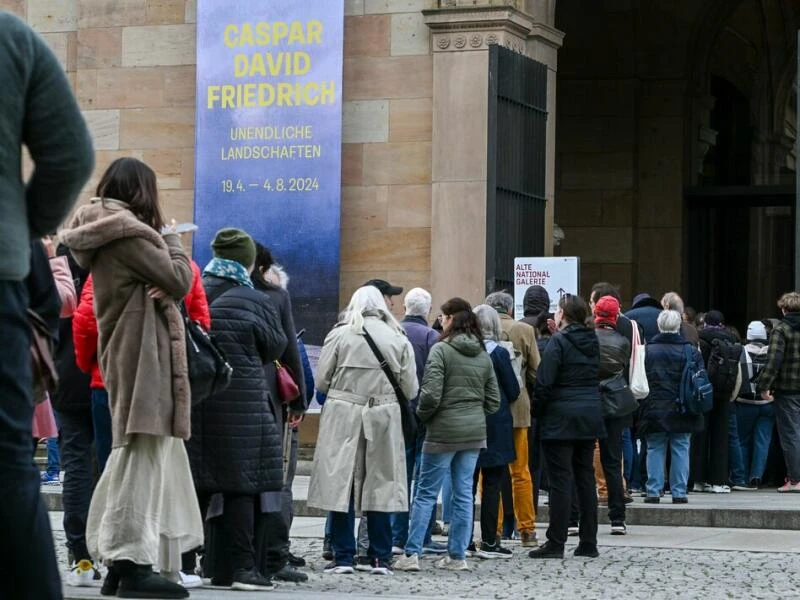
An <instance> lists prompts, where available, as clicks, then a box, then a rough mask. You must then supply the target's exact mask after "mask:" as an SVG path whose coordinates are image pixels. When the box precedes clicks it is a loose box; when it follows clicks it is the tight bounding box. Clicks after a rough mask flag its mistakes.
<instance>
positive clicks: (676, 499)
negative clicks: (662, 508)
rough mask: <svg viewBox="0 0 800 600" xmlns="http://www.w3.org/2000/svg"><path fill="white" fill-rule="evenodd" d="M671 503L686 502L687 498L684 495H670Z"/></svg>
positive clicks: (687, 501)
mask: <svg viewBox="0 0 800 600" xmlns="http://www.w3.org/2000/svg"><path fill="white" fill-rule="evenodd" d="M672 503H673V504H688V503H689V499H688V498H687V497H686V496H673V497H672Z"/></svg>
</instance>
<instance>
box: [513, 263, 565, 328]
mask: <svg viewBox="0 0 800 600" xmlns="http://www.w3.org/2000/svg"><path fill="white" fill-rule="evenodd" d="M579 269H580V259H579V258H578V257H576V256H534V257H530V258H515V259H514V317H515V318H516V319H521V318H523V317H524V316H525V311H524V308H523V299H524V298H525V292H526V291H527V289H528V288H529V287H530V286H532V285H540V286H542V287H543V288H544V289H546V290H547V293H548V294H549V295H550V312H555V310H556V307H557V306H558V301H559V299H560V298H561V296H563V295H564V294H577V293H578V271H579Z"/></svg>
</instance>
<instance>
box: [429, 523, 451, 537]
mask: <svg viewBox="0 0 800 600" xmlns="http://www.w3.org/2000/svg"><path fill="white" fill-rule="evenodd" d="M448 529H449V528H448ZM431 535H447V534H446V533H444V527H442V525H441V524H440V523H439V521H434V522H433V527H431Z"/></svg>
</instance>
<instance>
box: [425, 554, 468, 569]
mask: <svg viewBox="0 0 800 600" xmlns="http://www.w3.org/2000/svg"><path fill="white" fill-rule="evenodd" d="M433 564H434V566H435V567H436V568H437V569H444V570H445V571H471V570H472V569H470V568H469V565H468V564H467V561H466V560H464V559H458V558H450V557H449V556H445V557H444V558H440V559H439V560H437V561H436V562H435V563H433Z"/></svg>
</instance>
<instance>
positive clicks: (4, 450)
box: [0, 280, 62, 600]
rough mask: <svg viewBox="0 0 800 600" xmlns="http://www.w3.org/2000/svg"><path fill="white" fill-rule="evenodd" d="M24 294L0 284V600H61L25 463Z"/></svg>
mask: <svg viewBox="0 0 800 600" xmlns="http://www.w3.org/2000/svg"><path fill="white" fill-rule="evenodd" d="M27 310H28V290H27V287H26V284H25V282H24V281H6V280H0V332H2V335H3V349H2V353H0V498H2V499H3V507H2V510H0V539H1V540H3V541H4V542H5V543H3V544H0V598H14V599H15V600H17V599H19V600H28V599H31V600H51V599H60V598H61V597H62V591H61V578H60V577H59V573H58V565H57V564H56V553H55V550H54V548H53V534H52V532H51V530H50V518H49V517H48V516H47V507H46V506H45V504H44V502H43V501H42V499H41V496H40V494H39V486H40V485H41V480H40V478H39V471H38V470H37V469H36V467H35V466H34V464H33V460H32V459H31V440H32V439H33V433H32V423H33V400H32V393H31V390H32V379H31V377H32V376H31V337H30V336H31V334H30V326H29V325H28V314H27Z"/></svg>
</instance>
